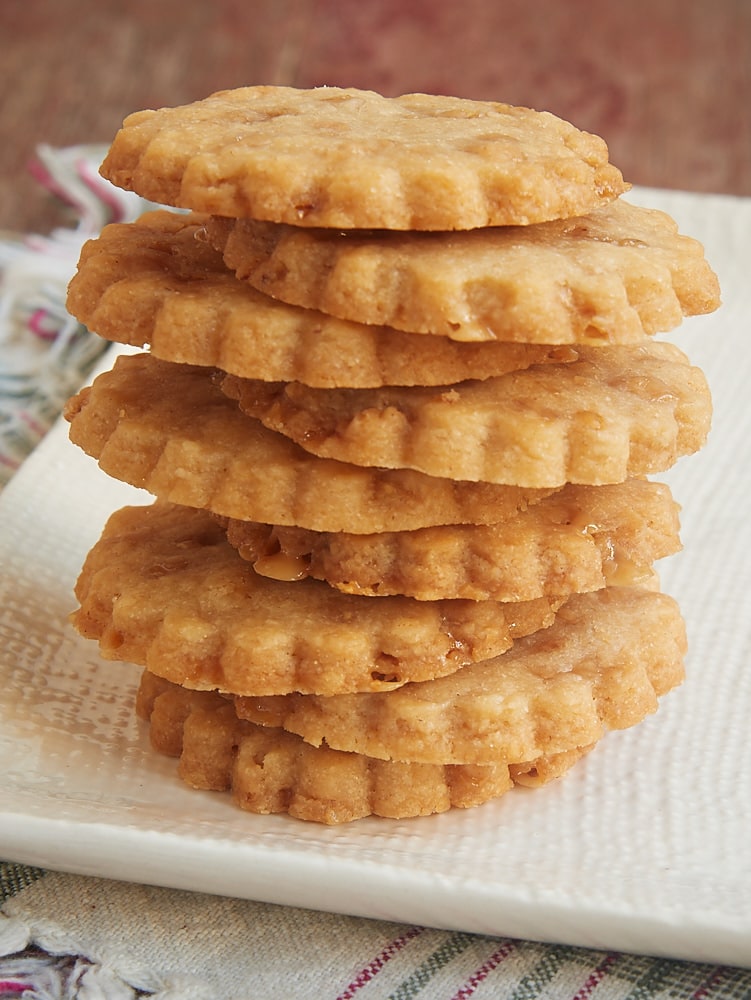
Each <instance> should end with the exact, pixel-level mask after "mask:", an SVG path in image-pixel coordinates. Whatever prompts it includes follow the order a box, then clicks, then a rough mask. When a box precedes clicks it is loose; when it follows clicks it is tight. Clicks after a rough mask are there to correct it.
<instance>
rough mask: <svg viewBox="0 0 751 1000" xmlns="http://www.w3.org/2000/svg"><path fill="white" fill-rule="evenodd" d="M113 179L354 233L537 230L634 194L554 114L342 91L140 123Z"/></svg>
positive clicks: (196, 201)
mask: <svg viewBox="0 0 751 1000" xmlns="http://www.w3.org/2000/svg"><path fill="white" fill-rule="evenodd" d="M101 172H102V174H103V176H104V177H106V178H107V179H108V180H110V181H111V182H112V183H113V184H116V185H117V186H118V187H122V188H126V189H127V190H132V191H135V192H137V193H138V194H140V195H141V196H142V197H144V198H148V199H150V200H151V201H153V202H157V203H160V204H164V205H175V206H177V207H179V208H192V209H195V210H197V211H200V212H212V213H215V214H217V215H227V216H236V217H246V216H247V217H252V218H258V219H268V220H270V221H273V222H289V223H292V224H293V225H298V226H335V227H341V228H345V229H349V228H384V229H471V228H473V227H476V226H488V225H508V224H527V223H530V222H540V221H542V220H545V219H556V218H564V217H566V216H570V215H576V214H580V213H582V212H587V211H589V210H590V209H591V208H594V207H595V206H597V205H601V204H603V203H605V202H607V201H609V200H611V199H612V198H614V197H617V196H618V195H619V194H621V193H622V192H623V191H624V190H626V188H627V185H625V184H624V182H623V178H622V176H621V173H620V171H619V170H618V169H617V168H616V167H614V166H612V165H611V164H610V163H609V162H608V149H607V146H606V144H605V142H604V141H603V140H602V139H601V138H599V137H598V136H593V135H590V134H588V133H586V132H581V131H580V130H579V129H577V128H575V127H574V126H573V125H571V124H569V123H568V122H565V121H562V120H561V119H560V118H556V117H555V116H554V115H552V114H550V113H548V112H538V111H533V110H530V109H529V108H515V107H511V106H509V105H507V104H498V103H493V102H489V101H470V100H465V99H461V98H456V97H443V96H432V95H427V94H405V95H403V96H401V97H395V98H386V97H382V96H381V95H379V94H376V93H373V92H372V91H363V90H356V89H346V90H344V89H340V88H337V87H319V88H315V89H311V90H297V89H294V88H291V87H274V86H260V87H243V88H239V89H236V90H225V91H220V92H218V93H215V94H212V95H211V96H209V97H207V98H205V99H204V100H200V101H196V102H195V103H193V104H189V105H185V106H182V107H175V108H161V109H159V110H146V111H138V112H136V113H134V114H131V115H129V116H128V117H127V118H126V119H125V121H124V123H123V127H122V128H121V129H120V131H119V132H118V133H117V135H116V136H115V139H114V141H113V143H112V146H111V148H110V150H109V152H108V154H107V157H106V159H105V160H104V163H103V164H102V167H101Z"/></svg>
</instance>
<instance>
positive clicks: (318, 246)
mask: <svg viewBox="0 0 751 1000" xmlns="http://www.w3.org/2000/svg"><path fill="white" fill-rule="evenodd" d="M207 234H208V237H209V239H210V241H211V242H212V244H213V245H214V246H216V247H217V249H219V250H221V251H222V253H223V255H224V260H225V262H226V264H227V266H228V267H229V268H231V270H233V271H234V272H235V273H236V274H237V276H238V277H239V278H241V279H242V280H244V281H247V282H249V283H250V284H251V285H253V286H254V287H255V288H257V289H259V291H261V292H264V293H266V294H267V295H271V296H273V297H274V298H277V299H281V300H282V301H284V302H289V303H293V304H295V305H299V306H305V307H307V308H309V309H319V310H321V311H322V312H325V313H330V314H331V315H332V316H338V317H340V318H341V319H348V320H354V321H357V322H360V323H376V324H383V325H386V326H390V327H395V328H397V329H399V330H408V331H410V332H413V333H432V334H437V335H441V336H445V337H449V338H451V339H453V340H460V341H477V340H479V341H486V340H510V341H520V342H530V343H542V344H564V343H565V344H568V343H590V344H597V345H602V344H607V343H636V342H638V341H640V340H643V339H644V338H645V337H646V336H648V335H651V334H654V333H655V332H657V331H665V330H670V329H672V328H673V327H676V326H677V325H678V324H679V323H680V322H681V320H682V318H683V316H684V315H693V314H698V313H706V312H710V311H712V310H713V309H716V308H717V306H718V305H719V301H720V299H719V286H718V281H717V277H716V275H715V274H714V272H713V271H712V269H711V268H710V267H709V265H708V263H707V261H706V259H705V257H704V251H703V248H702V246H701V244H700V243H699V242H697V241H696V240H695V239H692V238H691V237H689V236H684V235H681V234H680V233H679V232H678V228H677V226H676V224H675V222H674V221H673V220H672V219H671V218H670V216H668V215H666V214H665V213H663V212H659V211H655V210H654V209H647V208H640V207H638V206H636V205H631V204H629V203H628V202H626V201H621V200H619V201H616V202H613V203H612V204H611V205H607V206H605V207H604V208H601V209H598V210H597V211H595V212H592V213H591V214H590V215H588V216H584V217H581V218H575V219H565V220H561V221H556V222H549V223H545V224H542V225H537V226H531V227H530V226H527V227H525V228H518V227H501V228H498V227H496V228H492V229H483V230H475V231H473V232H467V233H388V232H378V233H373V232H369V233H357V232H341V231H331V230H325V229H310V230H307V229H299V228H296V227H294V226H276V225H273V224H269V223H264V222H258V221H253V220H233V219H224V218H212V219H210V220H209V222H208V224H207Z"/></svg>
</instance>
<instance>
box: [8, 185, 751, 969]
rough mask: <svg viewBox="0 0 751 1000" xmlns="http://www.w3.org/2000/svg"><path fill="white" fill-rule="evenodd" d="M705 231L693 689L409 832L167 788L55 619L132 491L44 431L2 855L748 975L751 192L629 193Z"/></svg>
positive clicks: (117, 704) (23, 478) (27, 501)
mask: <svg viewBox="0 0 751 1000" xmlns="http://www.w3.org/2000/svg"><path fill="white" fill-rule="evenodd" d="M634 197H635V198H638V200H640V201H642V202H644V203H647V204H650V205H653V206H655V207H663V208H665V209H666V210H667V211H669V212H671V214H673V215H674V216H675V217H676V218H677V219H678V220H679V222H680V224H681V228H682V229H683V231H684V232H689V233H693V234H694V235H696V236H698V237H699V238H701V239H702V240H703V241H704V242H705V244H706V247H707V252H708V256H709V257H710V260H711V261H712V263H713V264H714V266H715V268H716V269H717V271H718V273H719V274H720V277H721V281H722V283H723V286H724V298H725V306H724V308H723V310H722V311H721V312H719V313H717V314H715V315H714V316H711V317H704V318H698V319H692V320H690V321H687V322H686V323H685V324H684V325H683V326H682V327H681V328H680V330H679V331H677V333H676V339H677V340H678V342H679V343H681V344H682V346H684V348H685V349H686V350H687V352H688V353H689V355H690V356H691V357H692V359H693V360H694V361H695V362H696V363H698V364H701V365H702V367H704V369H705V370H706V371H707V373H708V375H709V378H710V382H711V383H712V386H713V390H714V395H715V404H716V414H715V425H714V430H713V433H712V435H711V438H710V443H709V444H708V446H707V447H706V449H705V450H704V451H703V452H702V453H701V454H700V455H698V456H693V457H691V458H688V459H683V460H682V461H681V462H680V463H679V464H678V466H677V467H676V469H674V470H672V471H671V474H670V476H669V479H670V482H671V484H672V485H673V488H674V492H675V494H676V497H677V498H678V500H679V501H680V502H681V503H682V504H683V507H684V515H683V538H684V545H685V550H684V552H683V553H681V554H680V555H679V556H677V557H674V558H672V559H671V560H669V561H667V563H666V564H665V565H664V566H663V569H662V579H663V586H664V589H665V590H667V591H668V592H670V593H672V594H674V595H675V596H676V597H677V598H678V599H679V601H680V602H681V605H682V607H683V610H684V614H685V617H686V619H687V622H688V628H689V634H690V640H691V652H690V655H689V660H688V664H687V667H688V680H687V681H686V683H685V684H684V686H683V687H682V688H680V690H678V691H677V692H673V693H672V694H670V695H669V696H668V697H667V698H666V699H665V700H664V702H663V704H662V706H661V708H660V711H659V712H658V714H657V715H656V716H653V717H652V718H650V719H648V720H647V721H646V722H644V723H643V724H642V725H640V726H638V727H636V728H635V729H633V730H630V731H628V732H624V733H613V734H610V735H609V736H608V737H607V738H606V739H605V740H604V741H603V742H602V744H601V745H600V746H599V747H598V748H597V750H596V751H595V752H594V753H593V754H592V755H591V756H590V757H589V758H588V759H587V760H585V761H584V762H582V763H581V764H580V765H578V766H577V767H576V768H575V769H574V771H572V772H571V773H570V774H569V775H568V776H567V777H566V778H565V779H564V780H563V781H561V782H558V783H555V784H553V785H550V786H548V787H546V788H543V789H541V790H538V791H534V792H527V791H523V790H517V791H514V792H513V793H511V794H509V795H508V796H506V797H504V798H503V799H501V800H499V801H498V802H496V803H492V804H489V805H487V806H483V807H481V808H479V809H474V810H470V811H467V812H463V811H456V812H452V813H450V814H446V815H442V816H436V817H432V818H429V819H420V820H412V821H408V822H391V821H382V820H365V821H361V822H358V823H355V824H352V825H349V826H346V827H343V828H331V829H330V828H324V827H321V826H317V825H313V824H305V823H302V822H298V821H295V820H291V819H289V818H287V817H255V816H251V815H246V814H244V813H241V812H239V811H238V810H236V809H234V808H233V806H232V805H231V804H230V803H229V801H228V799H227V798H226V797H225V796H223V795H218V794H215V793H200V792H195V791H190V790H188V789H187V788H184V787H183V786H182V785H181V784H180V782H179V781H178V780H177V778H176V776H175V765H174V762H173V761H172V760H169V759H167V758H164V757H161V756H159V755H156V754H154V753H152V752H151V750H150V749H149V748H148V738H147V733H146V731H145V727H143V726H141V725H140V723H138V722H137V721H136V720H135V719H134V716H133V712H132V698H133V691H134V686H135V683H136V680H137V676H138V670H137V669H136V668H133V667H131V666H129V665H121V664H120V665H119V664H112V663H102V662H100V661H99V660H98V657H97V653H96V648H95V646H94V644H93V643H87V642H84V641H83V640H81V639H79V638H78V637H77V636H76V635H74V633H73V632H72V630H71V629H70V628H69V627H68V625H67V623H66V615H67V614H68V612H69V611H70V610H71V609H72V608H73V607H74V599H73V597H72V585H73V581H74V579H75V576H76V574H77V572H78V569H79V567H80V564H81V562H82V560H83V557H84V555H85V553H86V551H87V549H88V548H89V546H90V545H91V544H93V542H94V541H95V539H96V538H97V536H98V534H99V531H100V529H101V526H102V524H103V522H104V520H105V518H106V516H107V514H108V513H109V512H110V511H111V510H113V509H114V508H115V507H117V506H120V505H121V504H123V503H127V502H130V501H131V500H132V499H133V497H134V496H136V497H138V498H139V500H143V501H144V502H145V501H146V499H147V498H145V497H144V496H143V494H137V493H136V492H135V491H131V490H129V489H128V488H127V487H124V486H122V485H121V484H118V483H116V482H114V481H112V480H110V479H108V478H107V477H106V476H105V475H104V474H103V473H101V472H100V471H99V470H98V469H97V467H96V465H95V463H94V462H93V461H92V460H90V459H88V458H87V457H86V456H84V455H83V454H82V453H80V452H79V451H78V450H77V449H75V448H74V447H72V446H71V445H70V444H69V443H68V441H67V437H66V429H65V427H64V426H63V425H57V426H56V427H55V428H54V430H53V431H52V432H51V433H50V435H49V436H48V437H47V438H46V439H45V441H44V442H43V443H42V445H41V446H40V447H39V448H38V449H37V451H36V452H35V453H34V454H33V455H32V456H31V458H30V459H29V460H28V462H27V463H26V464H25V465H24V467H23V469H22V470H21V472H20V473H19V474H18V475H17V476H16V477H15V478H14V480H13V481H12V482H11V484H10V486H9V487H7V489H6V490H5V492H4V493H3V494H2V496H1V497H0V563H1V565H2V571H3V577H2V581H0V629H1V634H2V637H3V638H2V654H1V658H0V717H1V718H2V725H1V726H0V775H1V777H0V855H2V856H3V857H5V858H8V859H12V860H16V861H22V862H27V863H31V864H36V865H41V866H46V867H49V868H56V869H61V870H66V871H72V872H79V873H85V874H92V875H102V876H107V877H111V878H117V879H125V880H131V881H139V882H145V883H153V884H159V885H166V886H174V887H179V888H188V889H195V890H202V891H208V892H214V893H218V894H225V895H230V896H241V897H248V898H253V899H258V900H266V901H269V902H275V903H284V904H294V905H299V906H305V907H312V908H316V909H323V910H332V911H338V912H345V913H352V914H360V915H365V916H371V917H377V918H386V919H392V920H398V921H403V922H416V923H421V924H428V925H432V926H439V927H445V928H457V929H463V930H467V931H474V932H480V933H488V934H494V935H511V936H516V937H521V938H534V939H542V940H547V941H556V942H565V943H570V944H579V945H585V946H590V947H598V948H608V949H619V950H632V951H637V952H641V953H652V954H660V955H665V956H671V957H676V958H688V959H693V960H697V961H699V960H700V961H711V962H724V963H729V964H737V965H744V964H745V965H751V847H750V846H749V845H750V844H751V739H749V738H748V730H749V721H748V720H749V719H751V664H750V663H748V662H747V660H748V657H749V650H750V649H751V642H750V639H751V598H750V597H749V594H751V569H750V568H749V555H748V554H749V552H750V551H751V529H750V528H749V516H748V515H749V504H748V487H749V485H750V484H751V474H750V473H749V459H750V458H751V448H750V447H749V440H750V439H751V405H750V404H749V384H751V361H750V360H749V357H750V355H749V334H750V333H751V297H750V295H749V291H748V290H747V288H746V282H747V271H748V265H749V262H751V201H749V200H742V199H732V198H721V197H701V196H691V195H683V194H679V193H665V192H655V191H651V192H644V191H640V192H637V193H636V195H635V196H634Z"/></svg>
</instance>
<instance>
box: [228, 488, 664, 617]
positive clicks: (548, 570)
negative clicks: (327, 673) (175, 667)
mask: <svg viewBox="0 0 751 1000" xmlns="http://www.w3.org/2000/svg"><path fill="white" fill-rule="evenodd" d="M678 509H679V508H678V505H677V504H676V503H675V501H674V500H673V498H672V496H671V493H670V490H669V488H668V487H667V486H665V485H664V484H661V483H651V482H647V481H646V480H641V479H635V480H629V481H627V482H625V483H618V484H615V485H612V486H565V487H564V488H563V489H562V490H560V491H559V492H557V493H554V494H552V495H551V496H549V497H546V498H545V499H543V500H541V501H540V502H539V503H537V504H535V505H534V506H533V507H529V508H528V509H527V510H526V511H524V512H523V513H519V514H518V515H516V516H514V517H510V518H509V519H508V520H507V521H504V522H501V523H500V524H493V525H441V526H439V527H434V528H421V529H419V530H417V531H402V532H383V533H380V534H371V535H352V534H347V533H344V532H334V533H325V532H324V533H319V532H311V531H307V530H305V529H304V528H285V527H281V526H278V525H268V524H258V523H256V522H250V521H237V520H234V519H230V520H229V521H228V522H227V524H226V528H227V537H228V539H229V541H230V543H231V544H232V545H233V546H235V548H236V549H237V551H238V552H239V554H240V555H241V556H242V557H243V558H244V559H247V560H249V561H250V562H252V564H253V566H254V568H255V570H256V572H258V573H261V574H262V575H264V576H270V577H272V578H282V579H290V577H292V578H294V579H304V578H305V577H307V576H312V577H314V578H316V579H318V580H325V581H326V582H327V583H329V584H330V585H331V586H333V587H336V588H337V589H338V590H342V591H344V592H345V593H351V594H366V595H368V596H371V597H383V596H387V595H392V594H405V595H407V596H410V597H415V598H417V599H418V600H423V601H425V600H427V601H431V600H442V599H445V598H464V599H468V600H474V601H487V600H493V601H527V600H533V599H535V598H538V597H543V596H549V597H550V596H556V597H568V596H569V595H570V594H572V593H578V592H585V591H589V590H597V589H599V588H600V587H604V586H606V585H607V584H608V583H613V582H615V581H616V580H624V579H629V580H649V579H650V577H651V567H652V563H653V562H655V561H656V560H657V559H661V558H663V557H664V556H667V555H671V554H672V553H674V552H677V551H678V550H679V549H680V541H679V533H678V532H679V524H678Z"/></svg>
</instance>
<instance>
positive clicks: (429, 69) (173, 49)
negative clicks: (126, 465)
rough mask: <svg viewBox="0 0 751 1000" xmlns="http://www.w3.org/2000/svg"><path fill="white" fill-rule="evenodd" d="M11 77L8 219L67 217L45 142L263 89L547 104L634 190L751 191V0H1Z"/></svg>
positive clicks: (45, 225) (3, 78)
mask: <svg viewBox="0 0 751 1000" xmlns="http://www.w3.org/2000/svg"><path fill="white" fill-rule="evenodd" d="M0 83H1V84H2V88H1V89H0V228H3V229H16V230H36V231H46V230H47V229H49V227H50V226H51V225H53V224H58V223H59V222H61V221H64V216H61V210H60V206H58V205H56V204H55V203H54V200H53V199H51V198H49V196H46V195H45V193H44V192H42V191H41V190H40V188H39V186H38V185H37V183H36V182H35V181H33V180H32V179H31V178H30V176H29V175H28V173H27V164H28V162H29V160H30V159H31V158H32V157H33V155H34V150H35V148H36V145H37V144H38V143H40V142H46V143H49V144H51V145H53V146H64V145H73V144H78V143H85V142H103V143H106V142H109V141H110V139H111V137H112V135H113V134H114V132H115V130H116V129H117V128H118V127H119V125H120V122H121V120H122V118H123V117H124V116H125V115H126V114H128V113H129V112H130V111H133V110H136V109H139V108H144V107H161V106H164V105H173V104H182V103H185V102H188V101H192V100H195V99H197V98H200V97H203V96H205V95H206V94H208V93H211V92H212V91H214V90H218V89H221V88H225V87H236V86H242V85H244V84H254V83H274V84H290V85H293V86H300V87H308V86H314V85H320V84H331V85H338V86H357V87H366V88H371V89H374V90H379V91H381V92H382V93H384V94H389V95H392V94H397V93H404V92H408V91H425V92H433V93H454V94H457V95H460V96H464V97H474V98H486V99H487V98H490V99H495V100H501V101H507V102H509V103H512V104H525V105H528V106H531V107H535V108H544V109H548V110H550V111H553V112H555V113H556V114H559V115H561V116H562V117H564V118H568V119H569V120H571V121H573V122H574V123H575V124H577V125H578V126H580V127H581V128H584V129H588V130H590V131H593V132H597V133H599V134H600V135H603V136H604V137H605V138H606V139H607V141H608V144H609V146H610V149H611V157H612V159H613V161H614V162H615V163H617V164H618V166H620V167H621V169H622V170H623V172H624V174H625V175H626V176H627V178H628V179H629V180H631V181H632V182H634V183H638V184H647V185H654V186H658V187H674V188H683V189H685V190H691V191H712V192H728V193H734V194H741V195H751V0H625V2H616V0H245V2H238V0H205V2H204V0H202V2H196V0H130V2H124V0H121V2H117V0H98V2H95V0H2V2H1V3H0Z"/></svg>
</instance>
